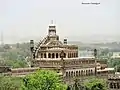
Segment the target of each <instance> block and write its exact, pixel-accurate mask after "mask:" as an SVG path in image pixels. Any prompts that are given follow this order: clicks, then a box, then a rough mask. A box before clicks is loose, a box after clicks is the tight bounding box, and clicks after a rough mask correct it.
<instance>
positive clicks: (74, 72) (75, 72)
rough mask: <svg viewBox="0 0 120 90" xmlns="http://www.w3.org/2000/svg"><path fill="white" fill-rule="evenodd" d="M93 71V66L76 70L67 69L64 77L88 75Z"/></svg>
mask: <svg viewBox="0 0 120 90" xmlns="http://www.w3.org/2000/svg"><path fill="white" fill-rule="evenodd" d="M94 72H95V69H94V68H84V69H76V70H67V71H66V77H78V76H84V75H85V76H89V75H93V74H94Z"/></svg>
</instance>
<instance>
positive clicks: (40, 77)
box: [22, 70, 67, 90]
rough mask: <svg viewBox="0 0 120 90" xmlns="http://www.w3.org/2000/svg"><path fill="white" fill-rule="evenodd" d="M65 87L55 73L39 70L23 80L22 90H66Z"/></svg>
mask: <svg viewBox="0 0 120 90" xmlns="http://www.w3.org/2000/svg"><path fill="white" fill-rule="evenodd" d="M66 88H67V86H66V85H64V84H63V83H62V81H61V79H60V77H59V76H58V74H57V73H56V72H54V71H49V70H38V71H37V72H36V73H34V74H30V75H28V76H26V77H25V78H24V79H23V85H22V90H66Z"/></svg>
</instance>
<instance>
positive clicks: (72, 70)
mask: <svg viewBox="0 0 120 90" xmlns="http://www.w3.org/2000/svg"><path fill="white" fill-rule="evenodd" d="M30 45H31V46H30V49H31V67H29V68H16V69H10V71H9V72H8V73H6V75H12V76H24V75H26V74H30V73H34V72H35V71H36V70H38V69H49V70H55V71H56V72H57V73H58V74H59V75H61V76H62V77H63V78H64V79H63V80H65V82H66V83H71V82H72V81H73V79H74V78H75V77H84V76H91V75H96V74H102V73H105V74H106V72H107V71H108V70H107V71H106V69H105V68H106V67H107V65H106V62H102V61H99V60H98V59H97V57H96V54H97V52H96V53H94V56H95V57H92V58H82V57H78V46H77V45H69V44H68V43H67V39H64V40H63V42H61V41H60V40H59V36H58V35H57V34H56V26H55V25H53V24H51V25H50V26H49V28H48V35H47V36H46V37H45V38H44V39H43V40H42V41H40V42H39V44H38V45H37V46H34V41H33V40H31V41H30ZM104 69H105V70H104Z"/></svg>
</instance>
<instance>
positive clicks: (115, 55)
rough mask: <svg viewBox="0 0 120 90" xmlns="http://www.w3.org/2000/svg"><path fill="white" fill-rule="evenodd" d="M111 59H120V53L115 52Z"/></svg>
mask: <svg viewBox="0 0 120 90" xmlns="http://www.w3.org/2000/svg"><path fill="white" fill-rule="evenodd" d="M111 58H119V59H120V52H113V54H112V57H111Z"/></svg>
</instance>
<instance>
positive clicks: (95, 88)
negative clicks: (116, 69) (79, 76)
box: [84, 79, 107, 90]
mask: <svg viewBox="0 0 120 90" xmlns="http://www.w3.org/2000/svg"><path fill="white" fill-rule="evenodd" d="M84 85H85V86H86V87H87V89H88V90H107V85H106V81H105V80H103V79H91V80H88V81H85V82H84Z"/></svg>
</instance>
